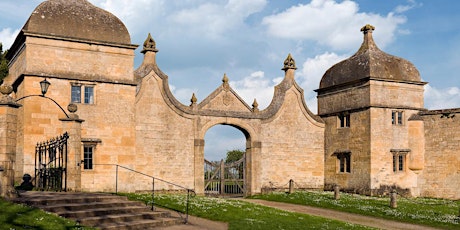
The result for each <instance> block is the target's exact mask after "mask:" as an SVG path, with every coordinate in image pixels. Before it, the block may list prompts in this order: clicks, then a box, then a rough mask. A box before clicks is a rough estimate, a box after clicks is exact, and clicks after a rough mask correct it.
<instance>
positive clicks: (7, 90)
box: [0, 85, 13, 96]
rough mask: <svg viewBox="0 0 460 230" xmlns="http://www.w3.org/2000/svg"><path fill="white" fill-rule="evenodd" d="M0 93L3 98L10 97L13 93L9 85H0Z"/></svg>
mask: <svg viewBox="0 0 460 230" xmlns="http://www.w3.org/2000/svg"><path fill="white" fill-rule="evenodd" d="M0 92H1V93H2V94H3V95H5V96H7V95H10V94H11V93H12V92H13V87H12V86H10V85H1V86H0Z"/></svg>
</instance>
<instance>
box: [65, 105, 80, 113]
mask: <svg viewBox="0 0 460 230" xmlns="http://www.w3.org/2000/svg"><path fill="white" fill-rule="evenodd" d="M67 110H68V111H69V112H70V113H75V112H77V110H78V106H77V105H76V104H74V103H70V104H69V105H68V106H67Z"/></svg>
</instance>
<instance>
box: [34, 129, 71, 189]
mask: <svg viewBox="0 0 460 230" xmlns="http://www.w3.org/2000/svg"><path fill="white" fill-rule="evenodd" d="M68 139H69V135H68V134H67V133H64V134H62V135H61V136H58V137H56V138H52V139H51V140H48V141H45V142H42V143H37V146H36V147H35V187H36V188H37V189H39V190H42V191H43V190H46V191H60V192H62V191H66V190H67V140H68Z"/></svg>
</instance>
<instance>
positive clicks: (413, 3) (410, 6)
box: [394, 0, 423, 14]
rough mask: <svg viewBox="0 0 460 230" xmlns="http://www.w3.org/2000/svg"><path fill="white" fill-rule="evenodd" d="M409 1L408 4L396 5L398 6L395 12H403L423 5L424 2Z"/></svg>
mask: <svg viewBox="0 0 460 230" xmlns="http://www.w3.org/2000/svg"><path fill="white" fill-rule="evenodd" d="M407 3H408V4H407V5H398V6H396V8H395V9H394V12H396V13H398V14H401V13H404V12H406V11H408V10H411V9H413V8H415V7H421V6H422V5H423V4H422V3H417V2H416V1H415V0H408V1H407Z"/></svg>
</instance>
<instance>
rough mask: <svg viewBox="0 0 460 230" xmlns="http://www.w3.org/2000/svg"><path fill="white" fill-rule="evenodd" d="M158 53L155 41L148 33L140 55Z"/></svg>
mask: <svg viewBox="0 0 460 230" xmlns="http://www.w3.org/2000/svg"><path fill="white" fill-rule="evenodd" d="M149 51H150V52H155V53H156V52H158V50H157V47H156V43H155V40H153V38H152V35H151V34H150V33H149V35H148V36H147V39H145V42H144V49H143V50H142V51H141V53H143V54H145V53H147V52H149Z"/></svg>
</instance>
